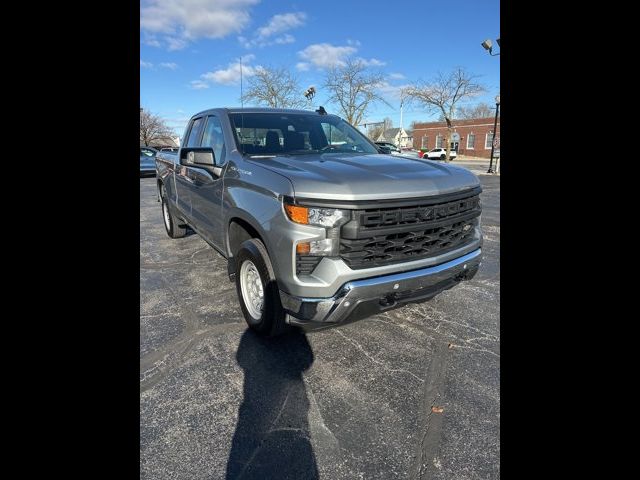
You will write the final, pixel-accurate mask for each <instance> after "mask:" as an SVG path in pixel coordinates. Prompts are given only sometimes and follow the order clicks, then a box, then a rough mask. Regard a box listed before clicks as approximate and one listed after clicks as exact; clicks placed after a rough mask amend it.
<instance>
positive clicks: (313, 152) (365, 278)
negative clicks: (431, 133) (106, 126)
mask: <svg viewBox="0 0 640 480" xmlns="http://www.w3.org/2000/svg"><path fill="white" fill-rule="evenodd" d="M156 175H157V182H158V195H159V197H158V198H159V201H160V202H161V204H162V213H163V218H164V224H165V227H166V230H167V233H168V234H169V236H170V237H172V238H179V237H182V236H184V235H185V233H186V231H187V230H186V229H187V227H190V228H191V229H192V230H193V231H195V232H196V233H198V234H199V235H200V236H201V237H202V238H203V239H204V240H205V241H206V242H207V243H209V244H210V245H211V246H212V247H213V248H214V249H215V250H217V251H218V252H219V253H220V254H221V255H222V256H223V257H224V258H226V259H227V265H228V273H229V279H230V280H231V281H235V283H236V289H237V293H238V299H239V301H240V306H241V308H242V312H243V314H244V317H245V319H246V321H247V323H248V325H249V326H250V327H251V328H252V329H254V330H255V331H257V332H258V333H260V334H263V335H265V336H275V335H278V334H280V333H283V332H284V331H286V330H287V329H289V328H291V327H292V326H297V327H301V328H303V329H305V330H317V329H323V328H329V327H334V326H338V325H343V324H345V323H348V322H352V321H354V320H359V319H362V318H365V317H368V316H370V315H374V314H376V313H379V312H383V311H386V310H389V309H391V308H395V307H398V306H401V305H404V304H406V303H412V302H414V303H415V302H422V301H425V300H428V299H430V298H432V297H434V296H435V295H437V294H438V293H440V292H442V291H443V290H446V289H448V288H451V287H453V286H454V285H456V284H457V283H458V282H460V281H462V280H465V279H470V278H472V277H473V276H474V275H475V274H476V272H477V270H478V267H479V265H480V261H481V258H482V252H481V246H482V231H481V228H480V214H481V206H480V192H481V188H480V184H479V182H478V179H477V177H476V176H475V175H473V174H472V173H471V172H469V171H468V170H466V169H463V168H461V167H457V166H452V165H449V164H441V163H437V162H430V161H427V160H420V159H417V158H408V157H402V156H397V155H387V154H384V153H381V150H380V149H378V148H377V147H376V146H375V144H374V143H372V142H371V141H370V140H368V139H367V138H366V137H365V136H364V135H363V134H362V133H360V132H359V131H358V130H357V129H356V128H354V127H352V126H351V125H350V124H349V123H347V122H346V121H344V120H342V119H341V118H340V117H338V116H335V115H328V114H326V112H325V111H324V109H322V108H320V109H319V110H318V111H316V112H310V111H302V110H281V109H259V108H255V109H254V108H251V109H227V108H217V109H212V110H206V111H203V112H200V113H198V114H196V115H194V116H193V117H192V118H191V120H190V121H189V124H188V125H187V128H186V131H185V135H184V138H183V145H182V147H181V148H180V149H179V151H178V152H177V153H170V152H160V153H158V155H157V156H156ZM211 288H215V286H214V285H212V286H211Z"/></svg>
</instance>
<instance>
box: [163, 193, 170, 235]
mask: <svg viewBox="0 0 640 480" xmlns="http://www.w3.org/2000/svg"><path fill="white" fill-rule="evenodd" d="M162 216H163V217H164V225H165V227H167V231H169V230H171V217H169V207H168V205H167V201H166V200H164V199H163V200H162Z"/></svg>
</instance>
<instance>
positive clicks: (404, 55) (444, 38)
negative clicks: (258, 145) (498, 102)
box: [140, 0, 500, 136]
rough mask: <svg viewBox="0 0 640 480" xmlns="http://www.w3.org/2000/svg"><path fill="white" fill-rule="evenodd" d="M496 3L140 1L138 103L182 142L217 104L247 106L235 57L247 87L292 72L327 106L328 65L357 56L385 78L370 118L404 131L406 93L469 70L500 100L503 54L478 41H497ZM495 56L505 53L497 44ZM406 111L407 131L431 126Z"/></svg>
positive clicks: (419, 113)
mask: <svg viewBox="0 0 640 480" xmlns="http://www.w3.org/2000/svg"><path fill="white" fill-rule="evenodd" d="M499 10H500V2H499V1H498V0H483V1H480V0H460V1H450V2H443V1H441V0H440V1H431V0H403V1H400V2H398V3H397V4H396V3H394V2H388V1H386V2H382V1H374V0H369V1H360V0H341V1H336V0H322V1H320V2H289V1H275V0H271V1H267V0H262V1H261V0H141V7H140V102H141V106H142V107H143V108H145V109H147V110H150V111H151V112H153V113H155V114H158V115H160V116H161V117H163V118H164V119H165V120H166V121H167V123H168V124H169V126H171V127H172V128H174V129H175V131H176V133H177V134H178V135H180V136H182V133H183V129H184V127H185V125H186V122H187V120H188V118H189V117H190V116H191V115H193V114H194V113H196V112H198V111H201V110H205V109H207V108H214V107H233V106H239V105H240V100H239V97H240V84H239V68H238V59H239V58H240V57H241V56H242V58H243V73H244V75H245V81H246V79H247V77H248V76H250V75H251V73H252V71H253V69H255V68H257V67H259V66H273V67H287V68H289V69H291V71H292V72H295V74H296V76H297V77H298V79H299V80H300V84H301V86H302V87H303V89H306V88H307V87H308V86H310V85H314V86H315V87H316V89H317V90H318V93H317V94H316V97H315V99H314V104H315V105H324V106H325V108H326V109H327V111H329V112H330V113H338V112H337V110H336V108H333V107H332V106H330V105H329V104H327V103H326V102H325V101H324V100H325V99H326V98H327V97H328V94H327V93H326V92H323V91H322V88H321V85H322V79H323V75H324V72H325V70H326V68H327V67H328V66H330V65H332V64H336V63H340V62H342V61H343V60H344V58H346V57H347V56H350V57H352V58H360V59H363V60H364V61H365V62H366V63H368V65H370V68H371V69H372V71H376V72H380V73H383V74H384V75H385V77H386V83H385V85H383V86H382V87H381V89H380V93H381V94H382V96H383V97H384V98H385V99H386V100H387V101H388V102H389V103H390V104H391V107H390V106H388V105H384V104H381V105H379V106H376V107H374V108H372V109H371V110H370V111H369V113H368V114H367V115H366V119H367V121H381V120H382V119H383V118H384V117H390V118H391V119H392V120H393V122H394V126H400V108H399V106H400V101H399V97H398V96H397V91H398V88H399V87H402V86H404V85H407V84H409V83H411V82H415V81H418V80H429V79H430V78H432V77H433V76H434V75H435V74H436V73H437V72H439V71H441V72H448V71H450V70H451V69H453V68H454V67H456V66H462V67H464V68H465V69H467V70H468V71H469V72H470V73H473V74H476V75H479V76H480V81H481V82H482V83H483V84H485V86H486V87H487V93H486V94H485V95H483V96H482V97H478V98H477V99H475V100H473V101H472V102H471V104H475V103H478V102H481V101H484V102H487V103H489V104H492V103H493V98H494V97H495V95H496V94H497V93H499V90H500V56H494V57H492V56H490V55H489V54H488V53H487V52H486V51H485V50H484V49H483V48H482V47H481V46H480V43H481V42H482V41H483V40H484V39H486V38H490V39H492V41H493V43H494V44H495V39H496V38H498V37H500V13H499ZM496 50H498V51H499V48H498V47H497V45H496ZM434 118H435V117H434V115H429V114H428V113H426V112H425V111H424V109H423V108H421V107H419V106H418V105H409V106H408V107H407V106H405V108H404V111H403V125H404V126H405V128H406V127H408V126H409V125H410V123H411V122H412V121H413V120H418V121H425V120H430V119H434Z"/></svg>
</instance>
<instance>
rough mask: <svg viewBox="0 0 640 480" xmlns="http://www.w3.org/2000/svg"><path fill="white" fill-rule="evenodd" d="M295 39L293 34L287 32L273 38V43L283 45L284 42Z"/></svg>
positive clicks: (291, 41)
mask: <svg viewBox="0 0 640 480" xmlns="http://www.w3.org/2000/svg"><path fill="white" fill-rule="evenodd" d="M295 41H296V39H295V37H294V36H293V35H289V34H288V33H287V34H285V35H283V36H282V37H278V38H276V39H275V40H274V43H278V44H280V45H284V44H285V43H293V42H295Z"/></svg>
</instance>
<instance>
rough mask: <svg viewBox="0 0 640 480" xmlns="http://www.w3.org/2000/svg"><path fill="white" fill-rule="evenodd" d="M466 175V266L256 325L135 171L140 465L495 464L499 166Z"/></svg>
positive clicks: (277, 471) (346, 474)
mask: <svg viewBox="0 0 640 480" xmlns="http://www.w3.org/2000/svg"><path fill="white" fill-rule="evenodd" d="M480 179H481V182H482V185H483V189H484V191H483V193H482V204H483V215H482V223H483V228H484V235H485V241H484V260H483V264H482V266H481V268H480V271H479V273H478V275H477V276H476V277H475V278H474V279H473V280H471V281H468V282H463V283H462V284H460V285H459V286H457V287H456V288H454V289H452V290H449V291H445V292H443V293H442V294H440V295H439V296H437V297H436V298H434V299H433V300H431V301H429V302H427V303H423V304H419V305H409V306H406V307H403V308H400V309H397V310H393V311H391V312H387V313H385V314H382V315H377V316H375V317H372V318H369V319H367V320H363V321H360V322H356V323H353V324H350V325H346V326H344V327H341V328H337V329H332V330H326V331H322V332H316V333H311V334H308V335H303V334H293V335H288V336H285V337H281V338H278V339H275V340H263V339H261V338H258V337H256V336H255V335H254V334H252V333H251V332H249V331H248V330H247V328H246V324H245V322H244V319H243V317H242V313H241V311H240V307H239V305H238V301H237V298H236V291H235V286H234V284H232V283H231V282H229V280H228V277H227V269H226V261H225V260H223V259H222V257H220V256H219V255H218V254H217V253H216V252H215V251H214V250H213V249H212V248H211V247H209V246H208V245H207V244H206V243H205V242H204V241H203V240H201V239H200V238H199V237H198V236H197V235H195V234H191V235H188V236H187V237H185V238H182V239H177V240H173V239H170V238H169V237H168V236H167V235H166V233H165V230H164V226H163V223H162V215H161V210H160V204H159V203H157V201H156V198H157V197H156V187H155V178H141V179H140V478H144V479H154V480H156V479H158V480H161V479H225V478H229V479H230V478H234V479H235V478H256V479H258V478H260V479H267V478H278V479H285V478H291V479H303V478H304V479H307V478H325V479H378V478H379V479H390V478H394V479H395V478H400V479H405V478H406V479H495V478H499V477H500V468H499V463H500V445H499V442H500V430H499V428H500V331H499V329H500V316H499V313H500V208H499V202H500V177H498V176H488V175H482V176H480ZM432 407H436V408H435V410H436V412H433V411H432ZM440 408H441V409H442V411H441V413H438V412H440V410H439V409H440Z"/></svg>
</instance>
